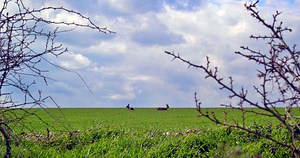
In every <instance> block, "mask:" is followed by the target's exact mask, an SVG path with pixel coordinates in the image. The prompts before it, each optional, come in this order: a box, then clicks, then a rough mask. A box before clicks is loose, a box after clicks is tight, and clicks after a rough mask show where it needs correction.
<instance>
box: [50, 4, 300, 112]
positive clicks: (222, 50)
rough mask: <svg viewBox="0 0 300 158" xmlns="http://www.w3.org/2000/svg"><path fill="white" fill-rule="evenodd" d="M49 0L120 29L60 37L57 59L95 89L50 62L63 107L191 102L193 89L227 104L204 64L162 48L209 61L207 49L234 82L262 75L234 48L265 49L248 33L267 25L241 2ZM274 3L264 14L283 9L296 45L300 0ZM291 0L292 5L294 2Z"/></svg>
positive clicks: (210, 102)
mask: <svg viewBox="0 0 300 158" xmlns="http://www.w3.org/2000/svg"><path fill="white" fill-rule="evenodd" d="M46 2H47V3H52V4H53V3H54V5H66V6H68V7H71V9H73V8H74V9H78V10H79V11H83V12H84V13H85V15H88V16H90V17H91V19H92V20H94V21H95V23H97V24H98V25H99V26H104V27H108V28H110V29H112V30H114V31H116V32H117V33H116V34H113V35H105V34H101V33H98V32H95V31H93V30H87V29H79V28H77V29H76V30H74V31H73V32H70V33H69V32H68V33H63V34H60V35H61V36H58V40H59V42H61V43H63V44H64V45H66V46H68V48H69V50H70V53H67V54H65V55H63V56H61V58H60V57H59V58H58V59H59V60H58V62H59V64H60V65H62V66H64V67H66V68H70V69H72V70H75V71H76V72H78V73H79V74H80V75H81V76H82V77H83V78H84V80H85V81H86V83H87V84H88V86H89V87H90V89H91V90H92V92H93V94H91V93H89V91H88V89H87V87H86V86H85V84H84V83H83V82H82V81H81V80H80V78H79V77H78V76H76V75H75V74H73V73H66V72H61V71H60V72H58V70H56V69H53V72H52V71H51V74H53V76H54V77H55V79H57V80H58V81H57V82H58V83H55V84H53V85H54V86H53V88H52V89H50V90H49V91H50V92H51V94H52V95H53V96H54V98H56V99H57V101H58V103H59V104H60V105H62V106H63V107H124V106H125V105H127V104H128V103H130V104H132V105H133V106H135V107H154V106H158V105H164V104H166V103H169V104H170V105H171V106H172V107H194V99H193V97H194V92H197V93H198V96H199V99H201V101H202V102H203V105H204V106H209V107H217V106H219V105H220V104H221V103H228V99H227V96H228V93H226V92H223V91H220V90H219V86H218V85H216V83H215V82H213V81H212V80H206V79H204V77H205V74H204V73H203V72H202V71H201V70H199V69H197V70H196V69H193V68H189V69H187V65H186V64H184V63H182V62H179V61H177V60H175V61H173V62H172V61H171V60H172V58H171V57H170V56H168V55H166V54H164V53H163V52H164V51H165V50H168V51H174V52H175V53H180V56H181V57H183V58H185V59H187V60H189V61H191V62H193V63H196V64H205V62H206V56H209V57H210V60H211V64H212V66H218V67H219V71H220V75H221V77H224V79H227V77H228V76H231V75H232V76H233V78H234V80H235V81H236V86H237V88H238V87H240V86H241V85H245V86H246V87H249V88H252V84H256V83H257V80H249V78H253V76H255V74H256V70H257V67H256V64H254V63H251V62H249V61H247V60H245V59H244V58H243V57H241V56H238V55H236V54H234V52H235V51H238V50H240V46H241V45H247V46H249V47H251V48H254V49H257V50H261V51H264V50H267V49H268V47H265V46H266V45H265V43H266V42H267V41H255V40H254V41H253V40H250V39H249V36H250V35H251V34H266V33H267V30H266V29H264V27H262V26H261V25H260V24H259V23H257V20H255V19H253V18H251V16H250V15H249V13H248V12H247V11H246V10H245V9H244V7H243V3H244V2H243V1H235V0H224V1H205V0H203V1H195V0H184V1H171V0H153V1H140V0H124V1H118V2H116V1H115V0H88V1H87V2H86V1H83V0H78V1H70V2H69V1H68V3H66V2H67V1H54V2H52V1H46ZM272 2H274V4H276V5H271V3H270V2H264V3H261V4H260V5H259V10H260V13H261V14H262V16H264V17H266V20H267V21H270V20H271V19H272V13H274V12H275V10H282V11H283V13H282V15H281V16H282V17H280V18H281V19H282V20H283V21H284V25H286V26H291V27H292V28H293V30H294V31H293V32H292V33H291V34H286V37H287V38H288V41H289V43H291V44H293V43H295V44H298V45H299V44H300V41H299V38H298V37H299V36H300V29H299V28H300V24H299V23H298V21H299V17H300V16H299V15H300V13H299V9H298V8H297V7H298V6H299V1H298V3H295V2H292V3H285V4H284V5H282V6H280V5H279V3H278V4H277V3H275V1H272ZM278 2H279V1H278ZM55 3H56V4H55ZM45 4H46V3H45ZM291 4H293V5H295V6H293V7H290V6H291ZM289 7H290V8H289ZM49 16H50V17H52V18H57V19H59V18H60V19H61V20H64V19H66V20H70V19H72V20H76V17H71V18H70V19H68V15H67V14H60V15H59V16H58V15H52V14H49ZM267 34H268V33H267ZM240 51H241V50H240ZM55 60H56V59H55ZM51 70H52V69H51ZM245 81H247V82H245ZM50 86H51V85H50ZM72 87H75V88H72ZM60 88H62V90H59V89H60ZM66 98H68V99H66Z"/></svg>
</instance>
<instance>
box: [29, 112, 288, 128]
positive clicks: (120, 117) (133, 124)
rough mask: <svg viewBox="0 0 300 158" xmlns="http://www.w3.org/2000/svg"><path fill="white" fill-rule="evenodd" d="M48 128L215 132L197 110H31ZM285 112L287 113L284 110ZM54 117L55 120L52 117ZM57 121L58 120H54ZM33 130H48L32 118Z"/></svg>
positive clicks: (249, 119) (250, 121)
mask: <svg viewBox="0 0 300 158" xmlns="http://www.w3.org/2000/svg"><path fill="white" fill-rule="evenodd" d="M31 110H32V111H34V112H35V113H37V114H38V115H39V116H40V117H41V119H42V120H44V121H46V122H47V123H48V124H50V125H52V126H54V127H56V128H57V129H60V130H63V129H64V128H68V130H86V129H88V128H90V127H92V126H94V125H102V126H110V127H118V128H122V129H125V130H126V129H128V130H135V131H139V130H151V129H157V130H162V131H180V130H187V129H201V128H215V127H216V126H215V124H214V123H212V122H211V121H209V120H208V119H206V118H202V117H199V115H198V112H197V111H196V109H194V108H174V109H169V110H168V111H156V109H153V108H140V109H139V108H137V109H135V110H133V111H130V110H127V109H125V108H70V109H67V108H65V109H60V110H59V109H31ZM205 110H207V111H208V112H211V111H214V112H215V113H216V116H217V117H218V118H221V119H222V118H223V117H224V114H223V112H227V120H229V121H230V120H233V119H236V120H238V121H239V122H241V113H239V112H237V111H233V110H231V109H222V108H219V109H214V108H212V109H205ZM282 111H283V109H282ZM50 116H53V117H50ZM54 118H55V119H54ZM245 122H246V123H247V124H253V123H254V122H256V123H260V124H267V123H272V120H271V119H270V118H268V117H257V116H255V115H253V114H249V115H246V120H245ZM27 124H29V125H30V126H32V127H31V129H34V130H35V131H43V130H45V129H46V128H48V127H47V125H46V124H44V123H42V122H41V121H40V120H39V119H37V118H35V117H31V118H30V119H28V120H27Z"/></svg>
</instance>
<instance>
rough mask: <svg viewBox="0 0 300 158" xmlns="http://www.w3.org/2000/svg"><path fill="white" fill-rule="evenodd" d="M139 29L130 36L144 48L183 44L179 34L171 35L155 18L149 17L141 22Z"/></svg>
mask: <svg viewBox="0 0 300 158" xmlns="http://www.w3.org/2000/svg"><path fill="white" fill-rule="evenodd" d="M140 25H141V27H142V28H141V29H138V28H137V31H136V32H135V33H133V34H132V35H131V39H132V40H133V41H134V42H137V43H139V44H142V45H145V46H151V45H172V44H180V43H183V42H185V41H184V39H183V38H182V36H181V35H180V34H176V33H172V32H171V31H170V30H168V28H167V27H166V26H165V25H164V24H163V23H162V22H161V21H159V20H158V19H157V18H156V17H155V16H152V15H149V16H147V18H143V20H141V24H140Z"/></svg>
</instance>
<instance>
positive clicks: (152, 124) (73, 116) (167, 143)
mask: <svg viewBox="0 0 300 158" xmlns="http://www.w3.org/2000/svg"><path fill="white" fill-rule="evenodd" d="M205 110H207V111H208V112H211V111H214V112H215V114H216V116H217V117H219V118H221V119H222V118H223V117H224V114H223V112H224V111H225V112H227V113H228V115H227V120H228V121H229V120H232V119H236V120H238V121H239V122H241V113H238V112H236V111H232V110H231V109H205ZM255 110H256V109H255ZM280 110H282V111H283V109H280ZM30 111H31V112H35V113H37V114H38V115H39V116H40V117H41V119H43V120H46V122H48V124H50V125H52V126H54V127H55V129H54V128H50V129H51V131H53V132H54V134H53V135H52V136H51V137H50V138H47V139H40V140H37V141H36V140H32V139H30V138H29V139H28V135H29V134H30V133H29V134H28V135H25V136H21V138H22V139H23V140H24V141H23V142H22V143H21V145H13V151H14V152H13V154H14V155H13V157H253V156H263V157H282V156H289V154H290V151H289V150H288V149H286V148H282V147H280V146H278V145H276V144H274V143H272V142H270V141H267V140H265V139H262V138H259V137H257V136H255V135H251V134H248V133H246V132H243V131H239V130H234V129H228V128H224V127H222V126H216V125H215V124H214V123H212V122H210V121H209V120H207V119H205V118H202V117H198V112H197V111H196V110H195V109H192V108H178V109H170V110H168V111H156V110H155V109H151V108H140V109H139V108H137V109H135V110H134V111H129V110H127V109H118V108H116V109H110V108H103V109H100V108H99V109H88V108H86V109H85V108H83V109H60V110H58V109H30ZM17 113H18V114H19V115H21V114H22V112H21V111H18V112H17ZM49 114H50V115H52V116H54V118H56V119H53V118H52V117H49ZM66 120H68V121H66ZM24 121H25V123H26V125H27V127H28V128H30V129H33V131H30V132H36V133H43V134H44V136H45V133H46V128H47V127H48V126H46V125H45V124H43V123H41V122H40V120H39V119H37V118H36V117H29V118H28V119H26V120H24ZM245 122H246V125H247V126H248V127H251V128H254V129H256V130H259V131H261V132H270V134H272V135H275V136H276V137H278V138H279V139H282V140H286V139H287V137H286V132H285V131H284V129H283V128H281V127H280V126H278V125H277V123H276V121H274V120H270V118H266V117H258V116H255V115H253V114H246V120H245ZM270 123H271V124H272V125H271V126H268V127H267V128H266V127H264V126H261V125H266V124H270ZM48 128H49V127H48ZM188 129H195V130H196V131H197V132H195V133H187V132H186V131H187V130H188ZM67 130H68V131H70V130H80V132H79V133H78V134H76V135H73V136H69V133H68V132H66V131H67ZM23 131H26V129H19V132H23ZM28 132H29V131H26V133H28ZM0 142H1V141H0ZM1 143H2V144H4V142H1ZM4 150H5V149H4V145H3V146H2V147H0V153H4V152H2V151H4ZM0 156H2V155H1V154H0Z"/></svg>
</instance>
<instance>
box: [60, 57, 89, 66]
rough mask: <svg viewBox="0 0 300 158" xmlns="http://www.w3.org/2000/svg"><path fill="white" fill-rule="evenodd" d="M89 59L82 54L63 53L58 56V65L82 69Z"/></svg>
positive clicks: (87, 64)
mask: <svg viewBox="0 0 300 158" xmlns="http://www.w3.org/2000/svg"><path fill="white" fill-rule="evenodd" d="M90 64H91V61H90V60H89V59H88V58H87V57H85V56H83V55H82V54H75V53H64V54H62V55H61V56H60V59H59V65H61V66H62V67H64V68H67V69H84V68H86V67H88V66H90Z"/></svg>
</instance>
